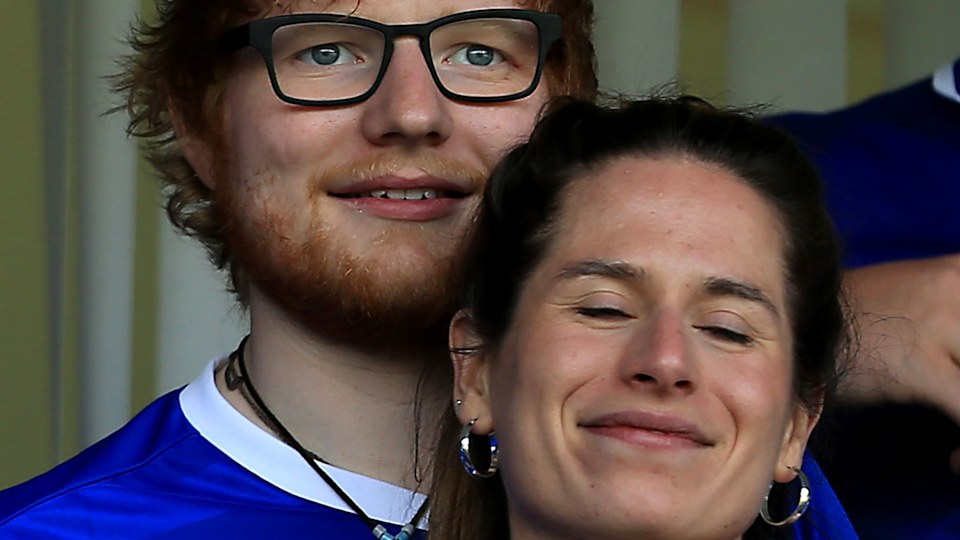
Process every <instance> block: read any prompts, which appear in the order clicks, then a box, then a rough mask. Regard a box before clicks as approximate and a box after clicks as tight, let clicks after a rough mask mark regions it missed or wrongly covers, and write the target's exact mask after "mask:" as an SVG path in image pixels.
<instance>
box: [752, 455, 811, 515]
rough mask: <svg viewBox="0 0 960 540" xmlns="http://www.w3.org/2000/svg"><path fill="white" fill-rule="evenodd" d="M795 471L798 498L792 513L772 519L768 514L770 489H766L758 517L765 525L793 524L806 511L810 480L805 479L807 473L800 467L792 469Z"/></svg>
mask: <svg viewBox="0 0 960 540" xmlns="http://www.w3.org/2000/svg"><path fill="white" fill-rule="evenodd" d="M793 470H795V471H796V472H797V478H799V479H800V499H799V500H798V501H797V507H796V508H794V510H793V513H791V514H790V515H789V516H787V517H786V518H784V519H783V520H782V521H774V520H773V517H771V516H770V507H769V505H770V489H768V490H767V496H766V497H764V498H763V506H761V507H760V517H761V518H763V520H764V521H765V522H767V525H770V526H773V527H786V526H788V525H793V524H794V523H796V522H797V520H798V519H800V516H802V515H803V513H804V512H806V511H807V508H808V507H809V506H810V481H809V480H808V479H807V475H806V474H804V473H803V471H801V470H800V469H796V468H795V469H793ZM770 488H771V489H772V488H773V484H771V485H770Z"/></svg>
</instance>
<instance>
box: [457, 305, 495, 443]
mask: <svg viewBox="0 0 960 540" xmlns="http://www.w3.org/2000/svg"><path fill="white" fill-rule="evenodd" d="M484 345H485V344H484V343H483V339H481V337H480V334H479V333H478V332H477V328H476V323H475V322H474V319H473V315H472V313H471V312H470V311H469V310H465V309H461V310H460V311H458V312H457V314H456V315H454V316H453V321H452V322H451V323H450V360H451V361H452V362H453V377H454V379H453V399H454V400H456V401H458V402H459V406H458V408H457V411H456V413H457V417H458V418H459V420H460V423H461V424H466V423H467V422H469V421H470V420H474V419H476V423H474V425H473V432H474V433H477V434H479V435H485V434H488V433H490V432H492V431H493V430H494V425H493V417H492V416H491V411H490V388H489V380H490V377H489V372H490V362H489V356H490V355H489V351H487V349H486V347H485V346H484Z"/></svg>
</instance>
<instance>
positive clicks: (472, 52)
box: [466, 45, 496, 66]
mask: <svg viewBox="0 0 960 540" xmlns="http://www.w3.org/2000/svg"><path fill="white" fill-rule="evenodd" d="M466 56H467V61H468V62H470V63H471V64H473V65H475V66H489V65H490V64H492V63H493V61H494V59H495V56H496V53H495V52H493V49H491V48H489V47H484V46H482V45H471V46H470V47H468V48H467V52H466Z"/></svg>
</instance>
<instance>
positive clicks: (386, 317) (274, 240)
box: [215, 149, 486, 353]
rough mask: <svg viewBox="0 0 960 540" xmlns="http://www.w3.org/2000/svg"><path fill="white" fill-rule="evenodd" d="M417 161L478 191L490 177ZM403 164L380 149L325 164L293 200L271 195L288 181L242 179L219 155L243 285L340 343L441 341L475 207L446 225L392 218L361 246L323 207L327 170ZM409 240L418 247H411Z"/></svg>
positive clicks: (221, 200)
mask: <svg viewBox="0 0 960 540" xmlns="http://www.w3.org/2000/svg"><path fill="white" fill-rule="evenodd" d="M223 150H228V149H223ZM217 154H218V155H219V156H229V155H231V154H230V152H229V151H221V152H218V153H217ZM421 161H423V162H424V163H419V162H418V163H419V165H420V166H421V167H422V168H424V169H425V170H426V171H427V172H428V173H430V174H434V175H437V176H439V175H446V176H447V177H450V176H451V175H458V176H459V177H460V178H461V179H469V180H468V181H469V182H470V184H469V185H471V186H473V187H474V189H475V190H479V189H480V186H482V183H483V180H484V179H485V178H486V174H485V172H484V171H480V170H476V169H473V168H469V167H464V166H463V165H460V164H458V163H455V162H452V161H450V160H448V159H445V158H443V157H430V158H429V159H424V160H421ZM404 162H405V163H410V162H411V159H410V158H409V156H407V157H397V156H387V155H380V156H375V157H374V158H372V159H370V160H366V161H364V162H355V163H348V164H344V165H343V166H340V167H337V168H336V170H335V171H327V172H326V173H324V174H320V175H318V176H316V177H314V178H311V179H310V184H309V187H308V189H307V193H306V194H305V196H304V198H303V199H301V200H299V201H297V203H296V206H295V207H292V205H291V203H289V202H284V201H283V200H281V198H280V197H278V196H275V193H274V191H273V189H275V186H273V188H272V186H271V185H270V184H271V183H279V182H283V180H284V179H283V178H281V177H279V176H278V175H264V176H262V177H257V178H253V179H247V180H246V181H245V182H239V181H237V180H236V179H237V178H239V176H238V175H236V174H233V171H231V170H230V166H229V162H228V161H227V160H226V159H224V160H221V161H220V162H219V163H217V178H219V179H221V180H226V181H219V182H218V184H217V185H218V189H217V190H215V201H216V204H217V206H218V207H219V208H220V209H221V212H222V214H221V215H222V216H223V218H224V234H225V237H226V242H227V243H228V245H229V249H230V252H231V254H232V264H233V265H234V266H239V270H240V271H239V275H240V276H241V277H240V283H239V284H238V287H242V288H247V287H249V286H250V285H253V286H255V287H256V288H257V289H258V290H260V291H261V292H263V293H264V294H265V295H267V296H268V297H270V299H271V300H272V301H273V302H275V303H277V304H278V305H279V306H280V307H282V308H283V310H284V311H285V312H287V313H288V314H289V315H290V316H291V317H292V318H294V319H296V320H297V321H298V322H299V323H300V324H302V325H304V326H305V327H307V328H308V329H309V330H310V331H312V332H314V333H316V334H317V335H319V336H322V337H323V338H325V339H330V340H333V341H335V342H338V343H341V344H345V345H349V346H352V347H357V348H360V349H363V350H368V351H371V352H378V351H379V352H382V351H391V352H397V353H403V352H416V351H420V350H423V349H425V348H428V349H429V348H433V347H438V346H440V347H442V346H443V343H445V340H446V334H447V327H448V325H449V321H450V317H451V316H452V313H453V310H454V307H455V300H456V292H457V284H458V282H459V274H460V271H461V269H462V268H461V267H462V260H463V256H462V253H461V248H462V244H463V242H461V240H462V237H463V235H464V234H465V233H466V229H467V227H468V226H469V225H470V224H472V223H473V216H474V209H473V208H470V209H469V211H465V212H463V215H462V216H461V217H460V218H459V221H457V225H450V226H448V227H447V228H446V229H444V230H443V232H442V233H438V229H439V228H440V225H438V224H436V223H432V224H429V225H423V224H417V223H412V222H400V223H397V224H396V225H395V226H392V225H390V224H387V225H386V226H385V227H384V229H383V230H382V232H381V233H380V234H379V235H378V237H377V238H376V239H375V240H374V241H372V242H369V241H365V242H367V244H368V245H358V244H357V243H358V242H360V240H358V239H357V238H354V237H352V236H351V232H350V231H349V230H340V229H344V228H346V227H340V228H339V229H338V227H336V226H334V225H333V224H331V223H330V222H329V221H328V220H327V218H326V216H324V215H323V211H322V210H320V209H318V207H319V206H320V203H321V201H322V199H323V198H326V197H329V195H328V194H327V193H326V190H325V188H324V186H326V185H328V179H329V178H330V177H331V176H333V175H343V174H349V175H350V176H348V177H350V178H361V177H364V175H368V177H376V176H377V175H381V174H384V173H386V172H389V171H390V170H394V169H396V167H397V165H396V164H397V163H404ZM327 203H328V204H329V201H327ZM364 219H368V218H364ZM369 219H373V218H369ZM413 244H416V248H417V249H408V248H406V247H407V246H411V245H413ZM391 245H394V246H404V249H403V250H402V251H403V252H402V253H399V254H398V255H399V256H396V257H394V256H391V252H392V251H393V250H392V249H391Z"/></svg>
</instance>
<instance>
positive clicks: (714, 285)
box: [703, 277, 780, 319]
mask: <svg viewBox="0 0 960 540" xmlns="http://www.w3.org/2000/svg"><path fill="white" fill-rule="evenodd" d="M703 285H704V288H705V289H706V290H707V292H708V293H710V294H711V295H714V296H735V297H737V298H743V299H744V300H749V301H751V302H756V303H758V304H760V305H761V306H763V307H764V308H766V309H767V310H768V311H770V313H772V314H773V315H774V316H775V317H776V318H778V319H779V318H780V312H779V311H777V307H776V306H775V305H774V304H773V301H772V300H770V297H769V296H767V294H766V293H765V292H763V290H762V289H761V288H760V287H757V286H755V285H751V284H749V283H744V282H742V281H737V280H735V279H731V278H720V277H712V278H707V279H706V280H705V281H704V283H703Z"/></svg>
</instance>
